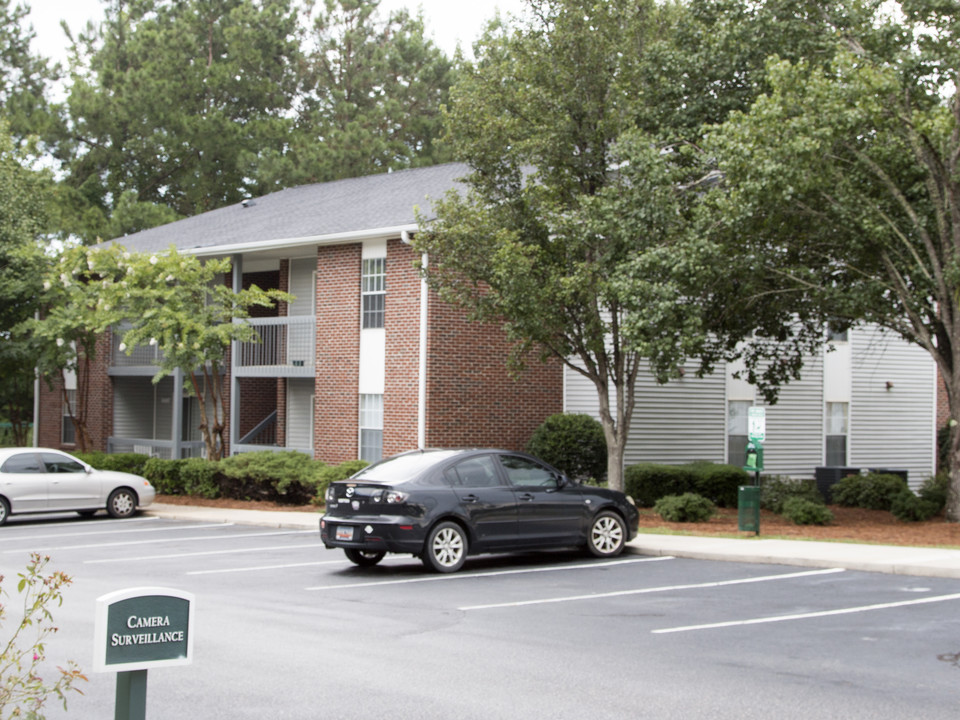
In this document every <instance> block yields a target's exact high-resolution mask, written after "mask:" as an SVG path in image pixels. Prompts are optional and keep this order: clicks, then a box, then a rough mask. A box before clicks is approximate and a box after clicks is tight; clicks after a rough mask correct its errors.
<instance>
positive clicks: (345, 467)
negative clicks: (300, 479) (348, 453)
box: [310, 460, 370, 505]
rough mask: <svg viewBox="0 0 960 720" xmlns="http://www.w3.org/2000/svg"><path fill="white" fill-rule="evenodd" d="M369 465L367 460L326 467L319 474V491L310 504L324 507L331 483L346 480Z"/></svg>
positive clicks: (349, 461)
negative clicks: (325, 496)
mask: <svg viewBox="0 0 960 720" xmlns="http://www.w3.org/2000/svg"><path fill="white" fill-rule="evenodd" d="M369 464H370V463H368V462H367V461H366V460H347V461H346V462H342V463H340V464H339V465H324V466H323V467H321V468H320V470H319V472H318V473H317V491H316V494H315V495H314V496H313V499H312V500H311V501H310V502H312V503H313V504H314V505H322V504H323V501H324V495H325V494H326V492H327V487H328V486H329V485H330V483H332V482H335V481H337V480H346V479H347V478H348V477H350V476H351V475H354V474H356V473H358V472H360V471H361V470H363V468H365V467H366V466H367V465H369Z"/></svg>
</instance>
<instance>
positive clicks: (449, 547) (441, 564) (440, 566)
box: [420, 522, 469, 573]
mask: <svg viewBox="0 0 960 720" xmlns="http://www.w3.org/2000/svg"><path fill="white" fill-rule="evenodd" d="M468 549H469V541H468V540H467V533H466V531H465V530H464V529H463V528H462V527H460V526H459V525H457V523H455V522H442V523H439V524H438V525H436V526H435V527H434V528H433V529H432V530H431V531H430V534H429V535H427V542H426V544H425V545H424V546H423V555H422V556H421V558H420V559H421V560H422V561H423V564H424V565H425V566H426V567H427V569H429V570H433V571H434V572H441V573H452V572H456V571H457V570H459V569H460V568H462V567H463V563H464V562H465V561H466V559H467V550H468Z"/></svg>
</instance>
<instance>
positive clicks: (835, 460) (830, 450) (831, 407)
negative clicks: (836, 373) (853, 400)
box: [825, 402, 850, 467]
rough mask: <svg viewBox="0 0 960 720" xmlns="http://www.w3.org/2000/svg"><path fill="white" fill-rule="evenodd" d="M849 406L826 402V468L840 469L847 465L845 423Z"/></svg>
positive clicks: (841, 403) (842, 403)
mask: <svg viewBox="0 0 960 720" xmlns="http://www.w3.org/2000/svg"><path fill="white" fill-rule="evenodd" d="M849 412H850V406H849V404H848V403H845V402H828V403H827V416H826V422H825V424H826V426H827V427H826V436H827V447H826V452H825V455H826V457H825V461H826V462H825V464H826V465H827V467H837V466H839V467H842V466H844V465H846V464H847V422H848V415H849Z"/></svg>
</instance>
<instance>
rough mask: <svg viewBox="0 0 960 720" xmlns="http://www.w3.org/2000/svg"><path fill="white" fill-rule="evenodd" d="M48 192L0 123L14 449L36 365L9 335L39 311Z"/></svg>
mask: <svg viewBox="0 0 960 720" xmlns="http://www.w3.org/2000/svg"><path fill="white" fill-rule="evenodd" d="M48 189H49V178H46V177H45V176H44V175H43V174H42V173H40V172H37V171H34V170H32V169H30V167H29V166H28V164H27V160H26V159H25V157H24V155H23V153H22V152H20V151H19V150H18V149H17V147H16V146H15V142H14V140H13V138H11V136H10V135H9V134H8V133H7V127H6V125H5V123H3V121H0V415H4V416H5V417H6V419H7V420H8V421H9V422H11V423H12V424H13V430H14V437H15V440H16V443H17V444H18V445H25V444H26V443H27V440H28V438H27V428H28V425H29V422H30V417H31V415H32V410H33V406H32V400H33V384H34V367H35V364H36V363H35V361H34V352H35V350H34V347H33V343H32V342H31V340H30V339H29V338H21V337H18V336H16V335H15V334H14V332H13V331H14V329H15V328H16V327H17V326H18V325H19V324H20V323H21V322H23V321H25V320H27V319H28V318H30V317H32V316H33V314H34V312H36V310H37V308H38V307H39V305H38V303H37V298H38V295H39V293H40V289H41V287H40V283H41V276H42V274H43V271H44V268H45V261H44V257H43V252H42V249H41V248H42V246H41V241H42V238H43V236H44V233H45V231H46V229H47V193H48Z"/></svg>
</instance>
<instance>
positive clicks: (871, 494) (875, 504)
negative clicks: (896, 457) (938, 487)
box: [830, 473, 908, 510]
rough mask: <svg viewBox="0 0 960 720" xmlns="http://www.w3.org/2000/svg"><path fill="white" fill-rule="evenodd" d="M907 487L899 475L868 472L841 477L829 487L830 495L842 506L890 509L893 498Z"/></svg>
mask: <svg viewBox="0 0 960 720" xmlns="http://www.w3.org/2000/svg"><path fill="white" fill-rule="evenodd" d="M907 489H908V488H907V483H906V481H905V480H904V479H903V478H902V477H900V476H899V475H883V474H879V473H869V474H867V475H851V476H849V477H845V478H843V479H842V480H840V481H839V482H838V483H836V484H835V485H834V486H833V487H832V488H830V497H831V498H832V500H833V502H834V503H836V504H837V505H841V506H843V507H857V508H863V509H864V510H890V509H891V507H892V506H893V500H894V498H895V497H897V496H898V495H899V494H900V493H902V492H903V491H904V490H907Z"/></svg>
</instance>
